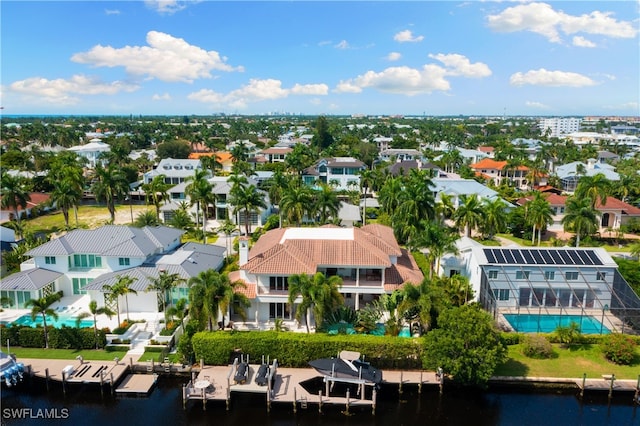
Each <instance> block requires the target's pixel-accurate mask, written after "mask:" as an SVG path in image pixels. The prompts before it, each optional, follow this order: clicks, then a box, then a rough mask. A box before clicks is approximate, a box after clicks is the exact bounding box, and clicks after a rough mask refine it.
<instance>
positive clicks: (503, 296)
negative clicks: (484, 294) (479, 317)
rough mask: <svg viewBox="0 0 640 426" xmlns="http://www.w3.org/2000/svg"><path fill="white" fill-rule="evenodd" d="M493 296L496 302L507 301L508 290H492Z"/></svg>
mask: <svg viewBox="0 0 640 426" xmlns="http://www.w3.org/2000/svg"><path fill="white" fill-rule="evenodd" d="M493 296H494V297H495V298H496V300H509V289H508V288H494V289H493Z"/></svg>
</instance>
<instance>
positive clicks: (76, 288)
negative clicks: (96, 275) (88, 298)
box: [71, 278, 93, 294]
mask: <svg viewBox="0 0 640 426" xmlns="http://www.w3.org/2000/svg"><path fill="white" fill-rule="evenodd" d="M91 281H93V278H73V279H72V280H71V282H72V283H73V294H87V290H85V289H84V286H85V285H87V284H89V283H90V282H91Z"/></svg>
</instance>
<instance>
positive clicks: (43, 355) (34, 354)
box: [3, 347, 127, 361]
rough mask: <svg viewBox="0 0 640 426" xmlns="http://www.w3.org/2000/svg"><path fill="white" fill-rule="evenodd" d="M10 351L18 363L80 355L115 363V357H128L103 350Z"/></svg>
mask: <svg viewBox="0 0 640 426" xmlns="http://www.w3.org/2000/svg"><path fill="white" fill-rule="evenodd" d="M5 349H6V348H5ZM5 349H3V350H5ZM9 349H10V350H11V353H12V354H15V355H16V357H17V358H18V361H20V359H21V358H35V359H76V357H77V356H78V355H82V357H83V358H84V359H86V360H95V361H113V359H114V358H115V357H118V358H119V359H122V358H123V357H124V356H125V355H127V352H126V351H114V352H106V351H103V350H91V349H83V350H75V349H41V348H21V347H11V348H9Z"/></svg>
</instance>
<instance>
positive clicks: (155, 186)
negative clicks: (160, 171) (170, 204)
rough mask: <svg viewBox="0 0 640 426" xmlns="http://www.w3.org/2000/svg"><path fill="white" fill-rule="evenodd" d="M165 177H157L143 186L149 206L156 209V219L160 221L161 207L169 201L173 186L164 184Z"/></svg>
mask: <svg viewBox="0 0 640 426" xmlns="http://www.w3.org/2000/svg"><path fill="white" fill-rule="evenodd" d="M164 179H165V175H158V176H155V177H154V178H153V179H152V180H151V182H149V183H145V184H144V185H142V190H143V191H144V193H145V198H146V201H147V204H153V205H154V206H155V207H156V217H157V218H158V220H160V206H161V205H162V203H164V202H165V201H167V200H168V199H169V192H168V191H169V188H171V185H170V184H168V183H165V182H164Z"/></svg>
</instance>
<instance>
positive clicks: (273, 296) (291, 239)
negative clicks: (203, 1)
mask: <svg viewBox="0 0 640 426" xmlns="http://www.w3.org/2000/svg"><path fill="white" fill-rule="evenodd" d="M239 252H240V253H239V254H240V262H239V263H240V270H239V271H235V272H233V273H232V274H231V275H230V278H231V279H232V281H234V280H237V279H239V280H242V281H244V282H245V283H246V285H247V288H246V290H244V291H245V294H246V295H247V296H248V297H249V299H250V300H251V308H250V309H249V311H248V313H249V321H255V322H256V323H257V324H269V323H273V321H274V320H275V319H277V318H280V319H283V320H285V321H292V320H293V318H294V313H295V306H293V307H292V306H290V305H289V303H288V298H289V284H288V280H289V277H290V276H291V275H294V274H308V275H313V274H315V273H317V272H321V273H323V274H325V275H326V276H328V277H330V276H339V277H340V278H342V286H341V288H340V289H339V291H340V293H342V295H343V296H344V299H345V305H347V306H350V307H352V308H354V309H356V310H357V309H360V307H363V306H364V305H365V304H366V303H368V302H370V301H372V300H374V299H375V298H377V297H379V296H380V295H381V294H384V293H391V292H392V291H393V290H395V289H398V288H400V287H401V286H402V285H403V284H404V283H405V282H411V283H416V284H417V283H420V282H421V281H422V279H423V275H422V272H420V269H419V268H418V266H417V265H416V263H415V260H414V259H413V257H412V256H411V254H410V253H408V252H407V250H405V249H401V248H400V246H399V245H398V243H397V242H396V239H395V237H394V235H393V230H392V229H391V228H390V227H387V226H383V225H377V224H376V225H366V226H363V227H361V228H338V227H335V226H322V227H318V228H278V229H273V230H271V231H268V232H267V233H265V234H264V235H263V236H262V237H260V239H259V240H258V241H257V242H256V244H255V245H254V246H253V247H252V248H251V251H249V246H248V241H247V240H241V241H240V248H239ZM300 301H301V299H300V298H298V300H297V301H296V304H297V303H300Z"/></svg>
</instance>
